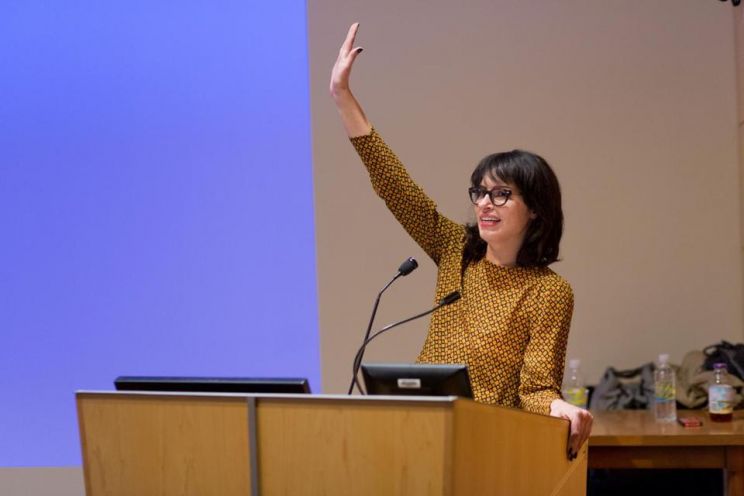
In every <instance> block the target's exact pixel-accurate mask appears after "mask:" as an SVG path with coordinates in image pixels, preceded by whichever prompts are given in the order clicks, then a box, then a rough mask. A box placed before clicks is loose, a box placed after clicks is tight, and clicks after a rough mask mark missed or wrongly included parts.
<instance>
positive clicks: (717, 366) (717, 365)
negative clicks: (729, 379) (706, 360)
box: [713, 363, 728, 371]
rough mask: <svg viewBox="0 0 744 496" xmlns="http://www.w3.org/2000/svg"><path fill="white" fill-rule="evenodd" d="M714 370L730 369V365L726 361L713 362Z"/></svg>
mask: <svg viewBox="0 0 744 496" xmlns="http://www.w3.org/2000/svg"><path fill="white" fill-rule="evenodd" d="M713 370H726V371H728V367H727V366H726V364H725V363H714V364H713Z"/></svg>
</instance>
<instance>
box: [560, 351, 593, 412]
mask: <svg viewBox="0 0 744 496" xmlns="http://www.w3.org/2000/svg"><path fill="white" fill-rule="evenodd" d="M580 367H581V360H578V359H575V358H574V359H573V360H569V361H568V370H567V371H566V375H565V377H564V379H563V399H564V400H566V401H567V402H568V403H571V404H572V405H574V406H578V407H579V408H586V406H587V405H586V403H587V397H588V395H587V390H586V388H585V387H584V379H583V377H582V376H581V370H580Z"/></svg>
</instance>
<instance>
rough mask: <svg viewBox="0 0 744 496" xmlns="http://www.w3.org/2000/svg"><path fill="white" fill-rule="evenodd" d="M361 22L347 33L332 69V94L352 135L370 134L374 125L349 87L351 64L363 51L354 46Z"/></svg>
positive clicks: (345, 125) (348, 131) (340, 114)
mask: <svg viewBox="0 0 744 496" xmlns="http://www.w3.org/2000/svg"><path fill="white" fill-rule="evenodd" d="M358 30H359V23H358V22H355V23H354V24H352V25H351V27H350V28H349V32H348V33H346V39H345V40H344V43H343V45H341V49H340V50H339V51H338V58H337V59H336V63H335V64H334V65H333V71H331V84H330V88H329V89H330V90H331V96H332V97H333V101H334V102H335V103H336V108H337V109H338V114H339V116H341V122H343V124H344V128H345V129H346V134H348V135H349V136H350V137H352V138H353V137H355V136H363V135H365V134H369V133H370V131H371V130H372V125H371V124H370V123H369V121H368V120H367V116H366V115H364V110H362V106H361V105H359V102H358V101H357V100H356V98H354V95H352V94H351V90H350V89H349V76H351V66H352V65H353V64H354V60H356V58H357V55H359V54H360V53H362V48H361V47H356V48H355V47H354V40H355V39H356V34H357V31H358Z"/></svg>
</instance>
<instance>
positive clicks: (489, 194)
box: [468, 186, 514, 207]
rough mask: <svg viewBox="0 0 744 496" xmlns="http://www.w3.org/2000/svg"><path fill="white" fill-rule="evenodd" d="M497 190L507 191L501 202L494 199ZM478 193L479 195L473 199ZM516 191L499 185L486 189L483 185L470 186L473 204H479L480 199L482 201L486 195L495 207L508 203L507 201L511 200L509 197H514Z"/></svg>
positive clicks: (469, 193) (469, 191) (469, 192)
mask: <svg viewBox="0 0 744 496" xmlns="http://www.w3.org/2000/svg"><path fill="white" fill-rule="evenodd" d="M495 192H499V193H500V192H503V193H505V194H504V195H503V196H500V197H499V199H503V201H501V203H497V202H496V201H495V200H494V196H493V195H494V193H495ZM476 193H477V194H478V197H477V198H476V199H473V195H474V194H476ZM513 194H514V192H513V191H512V190H510V189H508V188H504V187H503V186H497V187H495V188H492V189H486V188H484V187H482V186H471V187H470V188H468V196H469V197H470V201H471V202H472V203H473V205H477V204H478V202H479V201H481V200H482V199H483V198H484V197H486V196H487V197H488V201H490V202H491V205H493V206H494V207H503V206H504V205H506V202H508V201H509V199H510V198H511V197H512V195H513Z"/></svg>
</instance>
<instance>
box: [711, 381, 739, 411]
mask: <svg viewBox="0 0 744 496" xmlns="http://www.w3.org/2000/svg"><path fill="white" fill-rule="evenodd" d="M708 410H709V411H710V413H717V414H727V413H731V412H733V411H734V388H733V387H731V386H729V385H728V384H712V385H711V386H710V387H709V388H708Z"/></svg>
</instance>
